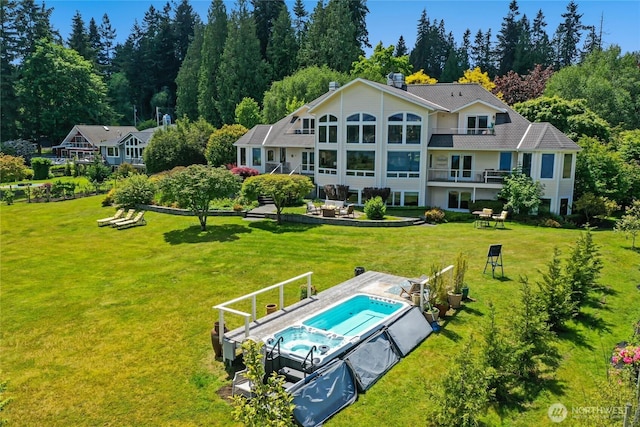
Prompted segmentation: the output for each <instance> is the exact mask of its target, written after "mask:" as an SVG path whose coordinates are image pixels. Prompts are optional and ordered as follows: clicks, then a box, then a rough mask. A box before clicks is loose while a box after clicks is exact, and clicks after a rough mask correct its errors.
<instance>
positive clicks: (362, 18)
mask: <svg viewBox="0 0 640 427" xmlns="http://www.w3.org/2000/svg"><path fill="white" fill-rule="evenodd" d="M347 5H348V6H349V10H350V12H351V21H352V22H353V25H354V26H355V27H356V32H355V38H356V40H357V41H358V44H359V47H360V49H364V48H365V47H371V43H369V31H368V30H367V14H368V13H369V8H368V7H367V2H366V0H348V1H347Z"/></svg>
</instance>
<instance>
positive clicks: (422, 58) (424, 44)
mask: <svg viewBox="0 0 640 427" xmlns="http://www.w3.org/2000/svg"><path fill="white" fill-rule="evenodd" d="M430 28H431V22H430V21H429V18H428V16H427V10H426V9H422V13H421V14H420V18H419V19H418V27H417V29H416V44H415V46H414V47H413V49H412V50H411V54H410V55H409V62H411V65H413V69H414V70H425V69H426V68H427V56H428V54H429V51H428V49H429V47H430V43H429V29H430Z"/></svg>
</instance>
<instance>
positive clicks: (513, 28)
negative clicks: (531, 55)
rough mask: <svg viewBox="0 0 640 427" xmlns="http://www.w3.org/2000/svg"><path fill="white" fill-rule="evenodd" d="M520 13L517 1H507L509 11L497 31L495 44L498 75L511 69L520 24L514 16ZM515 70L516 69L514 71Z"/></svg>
mask: <svg viewBox="0 0 640 427" xmlns="http://www.w3.org/2000/svg"><path fill="white" fill-rule="evenodd" d="M519 14H520V12H519V11H518V3H517V1H516V0H511V3H509V12H508V13H507V16H505V18H504V19H503V21H502V27H501V29H500V32H499V33H498V44H497V46H496V55H497V58H498V75H501V76H503V75H505V74H507V72H508V71H510V70H513V63H514V61H515V56H516V45H517V44H518V39H519V37H520V26H519V25H518V21H516V17H517V16H518V15H519ZM516 72H517V71H516Z"/></svg>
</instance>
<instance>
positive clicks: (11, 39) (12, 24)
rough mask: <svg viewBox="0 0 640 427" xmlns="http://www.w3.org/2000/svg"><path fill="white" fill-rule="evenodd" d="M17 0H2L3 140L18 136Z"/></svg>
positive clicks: (0, 117) (0, 82) (0, 93)
mask: <svg viewBox="0 0 640 427" xmlns="http://www.w3.org/2000/svg"><path fill="white" fill-rule="evenodd" d="M16 9H17V5H16V2H15V1H13V0H8V1H7V0H2V7H1V8H0V40H2V43H0V99H1V100H2V108H0V135H2V139H3V140H5V141H6V140H10V139H15V138H17V137H18V132H17V121H18V107H19V103H18V100H17V98H16V93H15V81H16V77H17V73H18V69H17V67H16V66H15V65H14V63H13V61H14V60H15V59H16V57H17V55H18V52H17V46H18V44H19V38H20V35H19V34H18V31H17V28H16Z"/></svg>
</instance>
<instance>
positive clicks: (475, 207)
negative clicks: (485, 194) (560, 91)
mask: <svg viewBox="0 0 640 427" xmlns="http://www.w3.org/2000/svg"><path fill="white" fill-rule="evenodd" d="M484 208H487V209H493V211H494V212H500V211H502V210H504V201H503V200H476V201H475V202H469V212H473V211H481V210H482V209H484Z"/></svg>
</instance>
